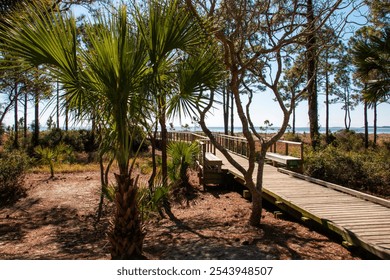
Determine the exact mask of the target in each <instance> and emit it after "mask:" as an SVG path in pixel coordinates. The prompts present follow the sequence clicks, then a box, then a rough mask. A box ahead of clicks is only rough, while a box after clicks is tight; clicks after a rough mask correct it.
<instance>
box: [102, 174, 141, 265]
mask: <svg viewBox="0 0 390 280" xmlns="http://www.w3.org/2000/svg"><path fill="white" fill-rule="evenodd" d="M115 178H116V181H117V184H118V191H117V193H116V197H115V205H116V212H115V217H114V219H115V220H114V228H113V230H112V232H111V233H110V234H109V236H108V237H109V240H110V242H111V245H112V247H111V258H112V259H113V260H126V259H144V258H145V257H144V256H143V254H142V245H143V240H144V237H145V233H144V232H143V229H142V226H141V215H140V213H139V211H138V204H137V193H138V188H137V184H138V177H137V178H136V179H135V180H134V179H130V178H129V176H126V175H118V174H115Z"/></svg>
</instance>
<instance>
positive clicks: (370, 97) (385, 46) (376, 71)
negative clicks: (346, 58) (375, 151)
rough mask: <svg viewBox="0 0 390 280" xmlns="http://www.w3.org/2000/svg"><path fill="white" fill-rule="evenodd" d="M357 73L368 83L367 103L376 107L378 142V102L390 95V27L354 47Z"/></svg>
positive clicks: (375, 118) (364, 95) (366, 91)
mask: <svg viewBox="0 0 390 280" xmlns="http://www.w3.org/2000/svg"><path fill="white" fill-rule="evenodd" d="M352 54H353V62H354V64H355V66H356V75H357V77H358V78H360V80H361V81H362V82H363V83H364V84H365V85H366V86H365V88H364V91H363V100H364V102H365V104H368V106H370V107H373V108H374V144H376V123H377V117H376V115H377V113H376V110H377V104H378V102H385V101H387V100H388V99H389V96H390V60H389V57H390V28H386V29H385V30H383V31H382V32H380V33H379V34H374V35H371V36H369V37H368V38H367V40H363V39H360V40H358V41H357V42H356V43H355V45H354V46H353V49H352Z"/></svg>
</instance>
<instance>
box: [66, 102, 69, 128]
mask: <svg viewBox="0 0 390 280" xmlns="http://www.w3.org/2000/svg"><path fill="white" fill-rule="evenodd" d="M65 106H66V107H65V131H68V129H69V108H68V105H65Z"/></svg>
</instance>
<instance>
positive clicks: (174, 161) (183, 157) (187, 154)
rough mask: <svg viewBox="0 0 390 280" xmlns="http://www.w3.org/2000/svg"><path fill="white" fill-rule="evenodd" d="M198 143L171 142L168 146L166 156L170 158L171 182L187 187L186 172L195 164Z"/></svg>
mask: <svg viewBox="0 0 390 280" xmlns="http://www.w3.org/2000/svg"><path fill="white" fill-rule="evenodd" d="M199 151H200V148H199V145H198V143H196V142H193V143H191V144H190V143H186V142H171V143H170V144H169V145H168V155H169V156H170V158H171V161H170V164H169V175H170V179H171V180H172V181H173V182H178V181H179V182H180V184H181V185H183V186H184V187H186V188H187V187H188V186H189V182H188V175H187V170H188V168H189V167H190V166H192V165H193V164H194V163H195V158H196V156H197V155H198V154H199Z"/></svg>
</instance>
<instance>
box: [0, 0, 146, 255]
mask: <svg viewBox="0 0 390 280" xmlns="http://www.w3.org/2000/svg"><path fill="white" fill-rule="evenodd" d="M127 16H128V15H127V12H126V7H124V6H123V7H121V8H120V9H119V12H118V14H114V15H112V16H111V17H108V16H106V17H100V18H99V19H98V22H99V28H95V27H94V26H89V27H88V28H87V29H86V34H87V36H88V39H89V43H90V46H89V47H88V48H87V49H86V48H83V47H82V46H81V44H79V43H78V38H77V35H78V34H77V29H76V22H75V19H74V18H73V17H72V16H68V15H61V14H56V13H52V12H48V11H45V10H44V9H42V7H41V6H38V5H37V6H34V7H30V8H28V9H26V11H24V14H23V16H21V17H20V18H16V17H14V18H12V19H9V20H7V21H6V24H7V26H3V28H5V29H6V31H7V32H4V33H3V32H2V33H1V35H0V40H1V41H3V42H5V43H4V44H1V46H0V49H1V51H7V52H9V53H11V54H12V55H13V56H14V57H18V58H20V59H19V62H21V63H23V65H25V66H26V67H30V66H31V65H33V66H40V65H46V66H47V67H49V68H50V70H51V73H52V75H53V76H55V77H56V79H58V81H59V82H60V83H61V84H63V85H64V88H65V89H66V92H67V96H66V100H67V101H68V103H69V104H68V105H70V106H71V107H74V108H77V109H78V110H77V111H78V112H79V114H80V116H85V115H86V114H87V113H88V112H92V109H93V108H96V105H98V107H99V109H100V110H99V111H100V112H101V115H100V117H101V118H102V119H105V121H106V122H108V123H110V125H111V129H112V131H111V133H113V134H114V138H115V142H114V144H115V150H116V154H115V158H116V161H117V163H118V167H119V174H116V181H117V184H118V189H117V193H116V196H115V204H116V212H115V218H114V226H113V230H112V232H111V233H110V235H109V239H110V241H111V245H112V251H111V256H112V258H113V259H128V258H140V257H142V244H143V238H144V232H143V231H142V227H141V220H140V215H139V213H138V209H137V203H136V199H137V180H136V179H134V178H132V177H131V170H132V164H131V161H130V159H131V154H130V151H131V149H130V147H131V145H132V143H131V142H132V141H131V140H132V131H131V127H132V126H131V125H130V124H131V123H132V122H134V121H135V119H136V118H137V117H138V116H139V114H138V112H140V110H139V107H138V106H141V104H140V103H141V102H142V99H141V97H140V95H139V94H137V92H138V87H139V85H140V81H141V79H142V76H143V75H144V73H145V65H146V52H145V51H144V50H145V48H144V46H143V45H142V42H141V40H140V39H139V36H138V33H137V32H136V30H133V29H132V28H131V27H130V25H129V24H128V19H127ZM5 34H7V35H5Z"/></svg>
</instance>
